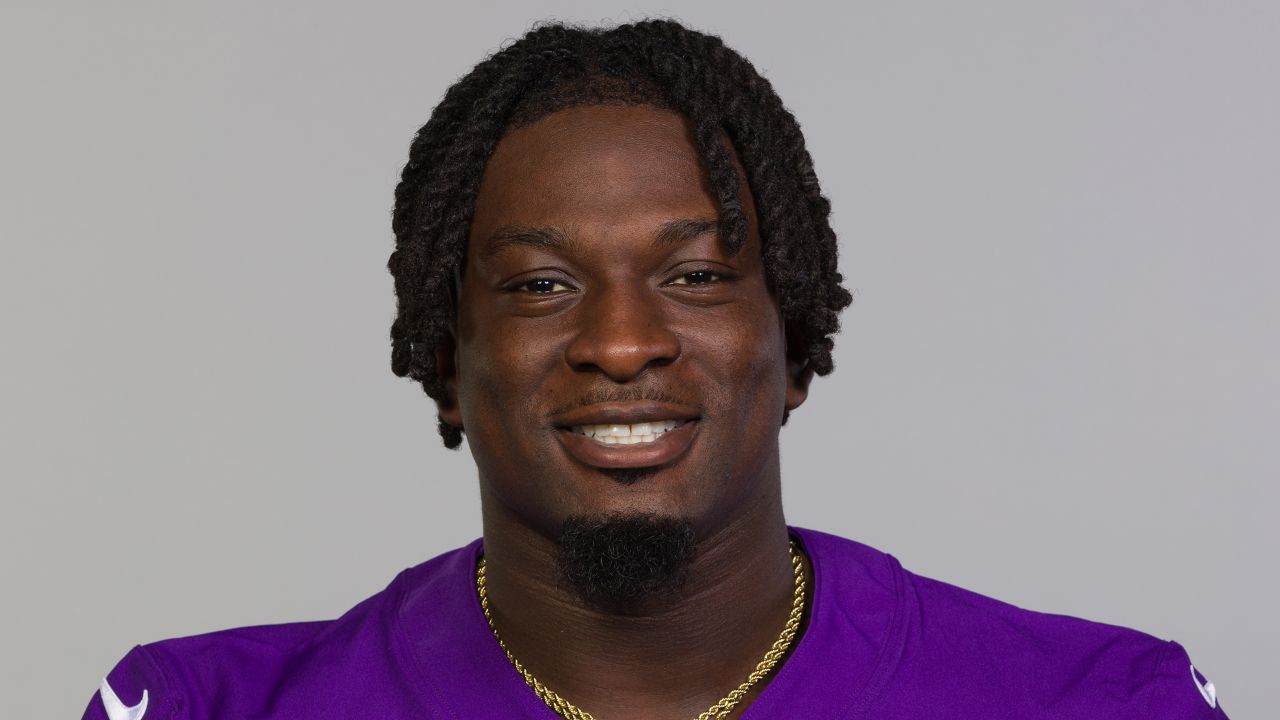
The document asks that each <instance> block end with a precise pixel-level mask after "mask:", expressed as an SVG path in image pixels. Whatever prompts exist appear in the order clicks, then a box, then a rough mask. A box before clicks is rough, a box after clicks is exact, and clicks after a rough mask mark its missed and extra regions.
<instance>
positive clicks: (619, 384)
mask: <svg viewBox="0 0 1280 720" xmlns="http://www.w3.org/2000/svg"><path fill="white" fill-rule="evenodd" d="M828 212H829V205H828V203H827V201H826V199H825V198H824V197H823V196H822V195H821V193H820V190H819V186H818V181H817V178H816V177H815V176H814V173H813V167H812V162H811V160H810V157H809V155H808V153H807V151H806V150H805V147H804V142H803V138H802V136H801V134H800V130H799V127H798V125H797V124H796V122H795V120H794V118H793V117H792V116H791V114H790V113H789V112H787V110H786V109H785V108H784V107H783V105H782V103H781V101H780V100H779V99H778V97H777V95H776V94H774V92H773V91H772V89H771V88H770V86H769V84H768V83H767V82H766V81H765V80H763V79H762V78H761V77H760V76H759V75H758V74H757V73H756V71H755V70H754V68H752V67H751V65H750V64H748V63H747V62H746V61H745V60H744V59H743V58H742V57H741V56H739V55H737V54H736V53H734V52H733V51H731V50H729V49H727V48H726V47H725V46H724V45H723V44H721V42H720V41H719V40H718V39H717V38H714V37H711V36H707V35H703V34H700V33H696V32H693V31H690V30H687V29H685V28H683V27H682V26H680V25H678V24H675V23H672V22H644V23H638V24H633V25H624V26H620V27H617V28H612V29H606V30H584V29H576V28H569V27H564V26H559V25H551V26H546V27H541V28H539V29H537V30H534V31H533V32H531V33H529V34H528V35H526V36H525V37H524V38H523V39H522V40H520V41H519V42H517V43H515V44H513V45H511V46H509V47H507V48H506V49H504V50H503V51H501V52H499V53H497V54H496V55H494V56H493V57H491V58H489V59H487V60H485V61H484V62H483V63H481V64H480V65H479V66H477V67H476V68H475V69H474V70H473V71H472V72H471V73H470V74H469V75H467V76H466V77H464V78H462V79H461V80H460V81H459V82H458V83H457V84H455V85H454V86H453V87H452V88H451V89H450V90H449V92H448V94H447V95H446V97H445V98H444V100H443V101H442V102H441V103H440V105H439V106H438V107H437V108H436V110H435V112H434V113H433V115H432V117H431V119H430V121H429V122H428V123H427V125H426V126H425V127H423V128H422V130H421V131H420V132H419V134H418V136H417V138H416V139H415V140H414V142H413V145H412V148H411V150H410V159H409V163H408V165H407V166H406V167H405V170H404V174H403V179H402V182H401V183H400V186H399V187H398V188H397V191H396V209H395V217H394V229H395V234H396V240H397V247H396V250H395V252H394V254H393V255H392V257H391V261H390V269H391V272H392V274H393V275H394V277H395V285H396V293H397V296H398V299H399V312H398V316H397V318H396V320H395V324H394V326H393V328H392V333H391V334H392V346H393V350H392V366H393V369H394V371H395V372H396V373H397V374H399V375H401V376H407V377H410V378H413V379H414V380H417V381H419V382H421V383H422V385H423V387H424V389H425V390H426V392H427V394H428V395H429V396H430V397H431V398H432V399H433V400H434V401H435V403H436V405H437V407H438V411H439V419H440V431H441V434H442V436H443V438H444V442H445V444H446V445H448V446H450V447H457V446H458V445H459V444H460V443H461V441H462V439H463V437H464V436H465V438H466V440H467V444H468V446H469V448H470V450H471V453H472V455H473V457H474V458H475V462H476V467H477V470H478V475H479V483H480V491H481V503H482V511H483V512H482V514H483V538H482V539H480V540H477V541H475V542H473V543H471V544H469V545H467V546H465V547H463V548H460V549H458V550H455V551H453V552H449V553H446V554H444V555H441V556H439V557H437V558H434V559H432V560H429V561H427V562H426V563H424V564H422V565H420V566H418V567H415V568H411V569H409V570H406V571H405V572H404V573H402V574H401V575H400V576H399V577H397V578H396V579H395V580H394V581H393V582H392V583H391V584H390V586H388V587H387V588H386V589H385V590H383V591H382V592H380V593H378V594H376V595H374V596H373V597H371V598H370V599H368V600H367V601H365V602H364V603H362V604H360V605H359V606H357V607H356V608H354V609H352V610H351V611H350V612H348V613H347V614H345V615H344V616H343V617H341V618H339V619H337V620H334V621H328V622H319V623H301V624H290V625H278V626H269V627H258V628H247V629H241V630H232V631H225V632H220V633H213V634H209V635H203V636H197V637H192V638H183V639H177V640H168V641H164V642H159V643H154V644H151V645H147V646H142V647H138V648H135V649H134V651H133V652H131V653H130V654H129V655H128V656H126V657H125V659H124V660H123V661H122V662H121V663H120V664H119V665H118V666H117V667H116V668H115V669H114V670H113V671H112V672H111V673H110V674H109V675H108V677H107V678H106V679H104V681H103V683H102V687H101V690H100V693H99V695H98V696H96V697H95V698H94V699H93V700H92V701H91V703H90V706H89V709H88V712H87V714H86V717H87V718H96V719H101V718H111V719H112V720H119V719H120V718H131V719H133V720H153V719H155V720H176V719H179V718H180V719H183V720H194V719H197V718H200V719H203V718H286V719H290V720H293V719H298V720H301V719H304V718H305V719H307V720H312V719H314V718H379V719H380V720H395V719H399V718H406V719H407V718H441V719H443V718H544V719H550V718H556V717H564V718H590V717H596V718H600V719H601V720H634V719H639V718H643V719H645V720H666V719H672V720H684V719H687V718H755V719H765V718H823V719H824V720H825V719H835V718H840V719H844V718H864V717H865V718H876V719H877V720H898V719H900V720H908V719H915V718H937V717H947V718H975V719H977V718H982V719H983V720H989V719H991V718H1090V719H1092V718H1223V717H1225V715H1224V714H1223V713H1222V710H1221V708H1220V707H1219V706H1218V703H1217V698H1216V695H1215V692H1214V689H1213V686H1212V684H1211V683H1209V682H1208V681H1207V680H1205V678H1204V677H1203V676H1202V675H1200V674H1199V673H1198V672H1197V671H1196V670H1195V669H1194V668H1193V667H1192V665H1191V663H1190V660H1189V659H1188V658H1187V655H1186V653H1185V652H1184V651H1183V649H1182V648H1181V647H1180V646H1178V645H1177V644H1175V643H1172V642H1167V641H1161V640H1157V639H1155V638H1152V637H1150V636H1147V635H1144V634H1142V633H1139V632H1136V631H1133V630H1128V629H1125V628H1120V627H1114V626H1108V625H1102V624H1097V623H1091V622H1088V621H1084V620H1079V619H1075V618H1070V617H1064V616H1053V615H1044V614H1039V613H1034V612H1030V611H1026V610H1022V609H1019V608H1015V607H1013V606H1010V605H1007V604H1004V603H1000V602H998V601H996V600H992V599H989V598H985V597H982V596H980V595H976V594H974V593H971V592H968V591H965V590H961V589H959V588H955V587H952V586H949V585H946V584H943V583H940V582H937V581H933V580H929V579H927V578H922V577H919V576H917V575H914V574H912V573H910V572H908V571H906V570H904V569H903V568H902V567H901V566H900V565H899V564H898V562H897V561H896V560H895V559H894V558H893V557H891V556H889V555H887V554H884V553H882V552H880V551H877V550H874V549H872V548H869V547H866V546H864V545H861V544H858V543H856V542H854V541H851V540H845V539H842V538H838V537H835V536H832V535H827V534H823V533H820V532H815V531H811V530H804V529H801V528H795V527H789V526H788V525H787V523H786V520H785V518H784V515H783V511H782V501H781V497H782V495H781V477H780V470H779V461H778V436H779V431H780V429H781V427H782V426H783V424H784V423H785V422H786V419H787V415H788V413H790V412H794V411H796V410H797V409H798V408H799V407H800V406H801V405H802V403H803V402H804V400H805V397H806V394H807V392H808V388H809V384H810V380H811V379H812V378H813V376H814V375H815V374H817V375H823V374H826V373H828V372H830V371H831V369H832V365H831V348H832V341H831V335H832V334H833V333H834V332H835V331H836V329H837V316H838V313H839V312H840V310H842V309H843V308H844V307H845V306H846V305H848V303H849V294H848V293H847V292H846V291H845V290H844V289H843V288H842V287H841V284H840V283H841V278H840V275H839V274H838V273H837V271H836V241H835V236H834V233H833V232H832V230H831V228H830V225H829V224H828V220H827V216H828ZM144 716H145V717H144Z"/></svg>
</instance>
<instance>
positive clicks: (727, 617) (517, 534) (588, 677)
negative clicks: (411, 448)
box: [483, 483, 799, 720]
mask: <svg viewBox="0 0 1280 720" xmlns="http://www.w3.org/2000/svg"><path fill="white" fill-rule="evenodd" d="M765 485H766V487H767V490H766V491H765V492H763V493H761V494H760V495H759V496H758V497H755V498H752V500H751V502H750V503H749V506H748V507H744V508H741V509H740V510H741V511H740V512H738V513H736V514H735V517H734V519H733V520H732V521H731V522H729V523H727V524H725V525H724V526H723V527H720V528H714V529H712V530H711V531H709V532H708V533H707V536H706V537H699V538H698V551H697V555H696V557H695V559H694V561H693V565H692V566H691V567H690V571H689V575H688V580H687V582H686V583H685V585H684V587H683V588H682V589H681V590H680V592H679V593H678V594H677V595H676V596H673V597H670V598H665V599H663V600H662V601H655V602H653V603H651V604H650V605H649V606H647V607H642V608H640V609H638V610H637V611H635V612H629V613H628V614H627V615H625V616H623V615H617V614H611V613H609V612H607V611H604V610H601V609H598V608H593V607H590V606H588V605H585V604H583V603H582V602H581V601H580V600H579V599H578V598H577V597H576V596H575V595H574V594H573V593H572V591H570V590H569V589H567V588H566V587H564V586H563V585H562V584H561V583H560V582H559V580H558V578H559V574H558V573H559V569H558V566H557V560H556V545H555V541H554V539H551V538H547V537H546V536H545V535H543V534H541V533H538V532H536V531H534V530H533V529H531V528H529V527H528V526H526V525H525V524H522V523H520V522H518V520H517V519H516V518H514V517H513V516H511V515H510V514H509V513H507V512H505V509H504V508H502V507H501V506H500V503H498V502H497V501H496V500H495V499H494V498H492V497H489V496H488V495H487V493H486V494H485V495H484V497H483V509H484V542H485V561H486V585H487V592H488V596H489V602H490V611H491V613H492V616H493V620H494V624H495V625H496V627H497V629H498V632H499V633H500V634H501V636H502V639H503V640H504V641H505V642H506V644H507V647H508V648H509V649H510V650H511V652H512V653H513V654H514V655H515V657H516V658H518V659H519V660H520V662H521V663H523V664H524V666H525V667H526V668H528V669H529V671H530V672H532V673H533V675H534V676H535V677H536V678H537V679H538V680H540V681H541V682H542V683H543V684H545V685H546V686H548V687H550V688H551V689H552V690H554V691H555V692H556V693H558V694H559V695H560V696H561V697H563V698H565V699H566V700H568V701H569V702H571V703H573V704H574V705H576V706H578V707H579V708H581V709H583V710H585V711H587V712H590V713H591V714H593V715H594V716H595V717H597V718H607V719H608V720H627V719H629V718H648V719H650V720H660V719H662V718H679V719H680V720H687V718H691V717H696V716H697V715H698V714H699V713H700V712H702V711H705V710H706V709H707V708H708V707H710V706H711V705H712V704H714V703H715V702H717V701H719V700H720V699H721V698H722V697H724V696H725V695H726V694H728V692H729V691H730V690H731V689H733V688H735V687H737V686H738V685H739V684H740V683H742V682H743V681H744V680H745V679H746V677H747V675H748V674H749V673H750V672H751V671H752V670H754V669H755V666H756V664H757V663H758V662H760V660H761V659H762V658H763V657H764V654H765V652H766V651H767V650H768V649H769V648H770V646H772V644H773V643H774V641H776V640H777V638H778V635H779V634H780V633H781V631H782V629H783V627H784V625H785V624H786V622H787V619H788V617H789V615H790V613H791V609H792V602H793V593H794V588H795V578H794V569H793V566H792V562H791V557H790V553H789V550H788V544H787V539H788V538H787V529H786V523H785V520H784V519H783V515H782V504H781V497H780V490H779V484H778V483H771V484H768V483H767V484H765ZM798 641H799V638H798V637H797V638H796V640H795V641H793V647H794V644H795V643H796V642H798ZM766 681H767V678H766ZM765 684H766V682H765V681H762V682H761V683H759V684H758V686H757V687H755V688H753V691H752V692H751V693H749V694H748V696H747V698H746V699H745V700H744V701H743V703H742V704H741V705H740V706H739V707H738V708H736V712H735V713H733V714H732V715H730V716H729V717H736V716H737V715H738V713H740V712H741V711H742V710H743V709H745V707H746V705H747V704H748V703H749V701H750V700H751V699H752V698H753V697H754V696H755V695H758V693H759V691H760V690H763V687H764V685H765Z"/></svg>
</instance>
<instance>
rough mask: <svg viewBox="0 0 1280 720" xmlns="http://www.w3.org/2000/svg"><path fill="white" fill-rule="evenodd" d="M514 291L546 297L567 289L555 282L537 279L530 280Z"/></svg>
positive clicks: (562, 284)
mask: <svg viewBox="0 0 1280 720" xmlns="http://www.w3.org/2000/svg"><path fill="white" fill-rule="evenodd" d="M516 289H517V290H524V291H525V292H531V293H534V294H535V295H546V294H549V293H553V292H560V291H562V290H568V289H569V288H568V287H567V286H565V285H564V283H558V282H556V281H555V280H548V279H546V278H539V279H537V280H530V281H529V282H527V283H524V284H522V285H520V286H519V287H518V288H516Z"/></svg>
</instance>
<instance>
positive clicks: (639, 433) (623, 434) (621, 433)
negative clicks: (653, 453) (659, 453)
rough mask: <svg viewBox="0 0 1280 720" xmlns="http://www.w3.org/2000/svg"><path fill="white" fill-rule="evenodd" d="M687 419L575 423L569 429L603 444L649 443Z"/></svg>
mask: <svg viewBox="0 0 1280 720" xmlns="http://www.w3.org/2000/svg"><path fill="white" fill-rule="evenodd" d="M685 422H687V421H685V420H654V421H651V422H639V423H632V424H630V425H626V424H616V423H615V424H602V425H574V426H573V427H571V428H569V430H570V431H571V432H573V433H575V434H578V435H585V436H587V437H589V438H591V439H592V440H594V441H596V442H598V443H600V444H602V445H647V444H649V443H653V442H656V441H657V440H658V438H660V437H662V436H663V435H665V434H666V433H668V432H671V431H672V430H675V429H676V428H678V427H680V426H681V425H683V424H685Z"/></svg>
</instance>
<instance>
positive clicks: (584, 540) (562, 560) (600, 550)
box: [557, 513, 696, 615]
mask: <svg viewBox="0 0 1280 720" xmlns="http://www.w3.org/2000/svg"><path fill="white" fill-rule="evenodd" d="M695 549H696V544H695V542H694V531H693V524H692V523H691V522H690V521H689V520H687V519H684V518H678V517H666V516H659V515H654V514H646V513H627V514H615V515H606V516H596V517H584V516H574V517H570V518H567V519H566V520H565V521H564V525H563V528H562V531H561V534H560V538H559V541H558V547H557V553H558V557H557V559H558V561H559V568H560V580H561V582H562V583H563V584H564V585H565V586H566V587H568V588H569V589H570V590H572V591H573V592H574V593H575V594H576V595H577V596H578V598H579V599H580V600H581V601H582V602H583V603H585V604H586V605H588V606H590V607H593V608H596V609H599V610H604V611H606V612H609V613H612V614H619V615H628V614H634V613H636V612H637V611H638V610H639V609H641V608H642V607H644V606H646V605H649V604H651V603H652V602H653V601H655V600H659V601H660V600H662V599H664V598H671V597H673V596H675V595H677V594H678V593H679V591H680V589H681V588H682V587H683V586H684V582H685V579H686V578H687V577H688V574H689V567H690V566H691V565H692V564H693V559H694V555H695Z"/></svg>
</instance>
